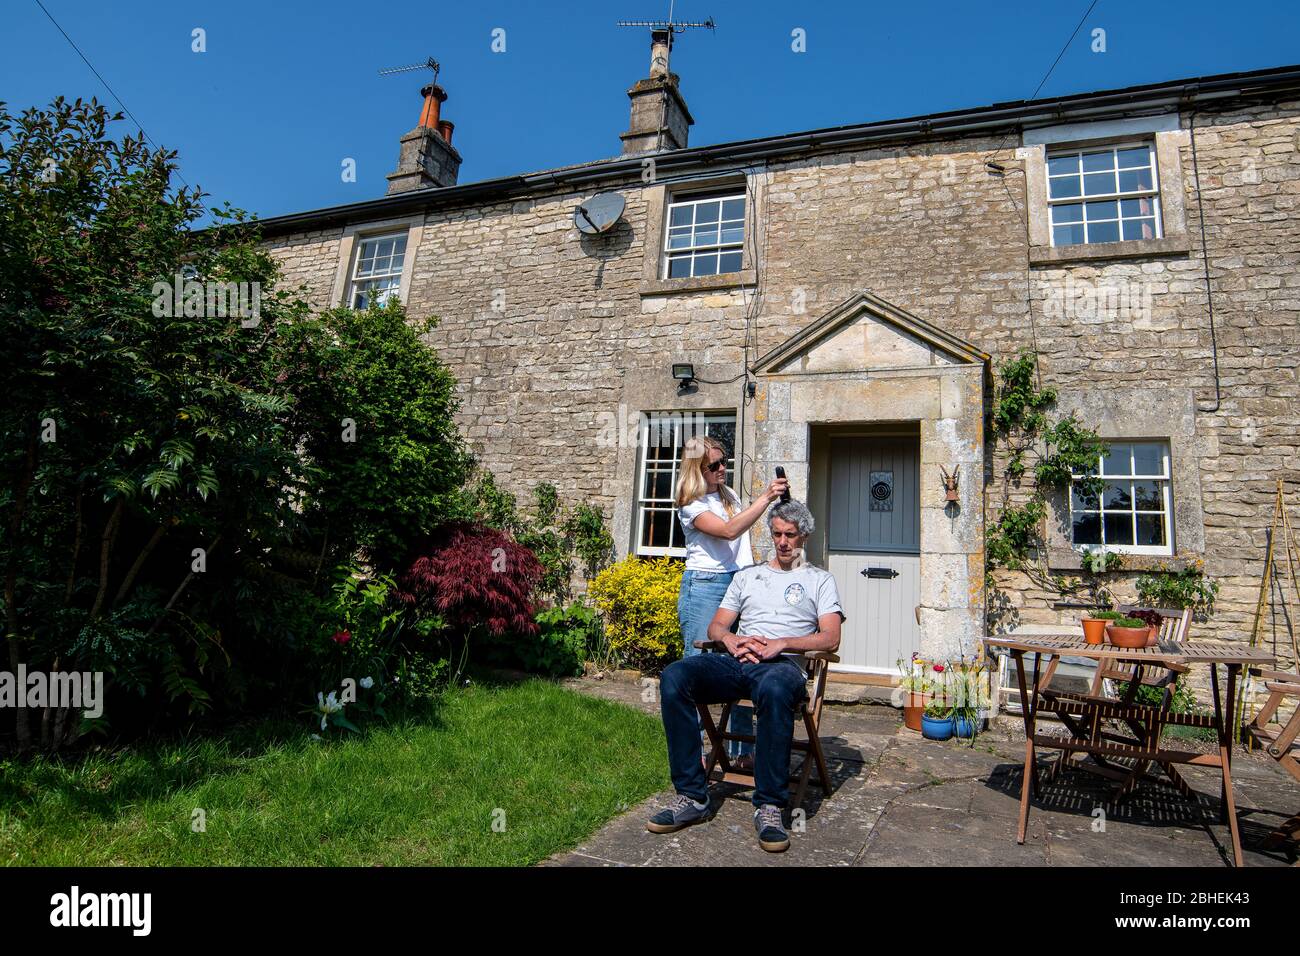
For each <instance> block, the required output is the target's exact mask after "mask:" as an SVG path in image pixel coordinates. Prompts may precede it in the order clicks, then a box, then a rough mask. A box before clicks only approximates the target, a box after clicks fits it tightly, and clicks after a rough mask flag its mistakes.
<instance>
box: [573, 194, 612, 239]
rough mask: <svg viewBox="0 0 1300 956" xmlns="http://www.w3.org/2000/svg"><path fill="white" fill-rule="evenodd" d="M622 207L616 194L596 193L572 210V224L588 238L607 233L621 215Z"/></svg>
mask: <svg viewBox="0 0 1300 956" xmlns="http://www.w3.org/2000/svg"><path fill="white" fill-rule="evenodd" d="M623 205H624V202H623V197H622V196H620V195H619V194H618V193H597V194H596V195H594V196H592V197H591V198H590V199H588V200H586V201H585V202H583V203H581V204H580V205H579V206H578V207H577V208H576V209H574V210H573V224H574V225H575V226H577V227H578V231H579V232H581V233H583V234H584V235H588V236H595V235H598V234H599V233H602V232H607V231H608V230H610V229H611V228H613V226H614V223H616V222H618V220H619V218H620V217H621V216H622V215H623Z"/></svg>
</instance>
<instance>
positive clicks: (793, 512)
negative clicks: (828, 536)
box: [767, 498, 813, 535]
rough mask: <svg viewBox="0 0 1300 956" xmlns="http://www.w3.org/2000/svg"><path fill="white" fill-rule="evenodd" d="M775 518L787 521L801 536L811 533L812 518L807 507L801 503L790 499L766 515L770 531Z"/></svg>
mask: <svg viewBox="0 0 1300 956" xmlns="http://www.w3.org/2000/svg"><path fill="white" fill-rule="evenodd" d="M777 518H780V519H781V520H782V521H788V522H790V523H791V524H792V525H794V526H795V527H796V528H798V529H799V533H800V534H803V535H807V534H812V533H813V516H812V512H811V511H809V510H808V506H807V505H806V504H804V503H803V502H802V501H795V500H794V499H793V498H791V499H790V500H789V501H783V502H781V503H780V504H778V505H777V506H776V507H775V508H773V509H772V510H771V511H769V512H768V513H767V526H768V528H769V529H770V528H771V527H772V522H773V521H775V520H776V519H777Z"/></svg>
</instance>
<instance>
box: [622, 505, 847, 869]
mask: <svg viewBox="0 0 1300 956" xmlns="http://www.w3.org/2000/svg"><path fill="white" fill-rule="evenodd" d="M767 525H768V529H769V530H770V531H771V533H772V542H773V544H774V545H775V548H776V554H775V556H774V557H773V558H772V559H771V560H770V561H768V562H766V563H765V564H756V565H754V566H752V567H749V568H745V569H743V570H741V571H738V572H736V576H735V577H734V578H732V581H731V585H730V587H728V588H727V593H726V595H725V596H724V597H723V599H722V604H721V605H720V606H719V607H718V612H717V613H716V614H715V615H714V616H713V620H712V622H711V623H710V624H709V632H708V633H709V640H711V641H719V642H721V643H722V644H724V645H725V646H726V648H727V653H726V654H721V653H717V654H700V655H697V656H695V657H687V658H683V659H682V660H680V661H677V662H675V663H673V664H670V665H669V666H668V667H667V668H666V669H665V670H664V673H663V678H662V679H661V680H660V682H659V697H660V708H661V710H662V713H663V720H664V732H665V733H666V734H667V737H668V765H669V767H670V769H671V770H672V778H673V787H674V789H676V791H677V798H676V799H675V800H673V802H672V803H671V804H669V805H668V806H667V807H665V808H664V809H662V810H660V811H659V812H658V813H656V814H655V815H654V816H653V817H651V818H650V820H649V821H648V822H647V823H646V829H647V830H649V831H650V832H651V833H672V832H674V831H676V830H680V829H682V827H685V826H689V825H690V824H692V823H698V822H699V821H701V820H707V819H709V818H710V817H711V816H712V808H711V806H710V804H709V792H708V780H707V779H706V777H705V775H704V768H703V767H702V766H701V765H700V734H699V723H698V711H697V710H696V705H697V704H717V703H722V702H723V701H728V700H737V699H739V698H742V697H744V698H748V699H749V700H752V701H753V702H754V712H755V714H756V715H757V717H758V734H757V737H758V740H757V743H756V745H755V748H754V807H755V810H754V829H755V830H756V831H757V833H758V842H759V845H760V846H761V847H762V848H763V849H764V850H768V851H770V852H773V853H778V852H780V851H782V850H785V849H786V848H787V847H789V846H790V837H789V834H788V833H787V832H786V829H785V825H784V821H783V819H782V810H783V809H784V807H785V804H786V801H787V800H788V799H789V777H790V742H791V740H792V739H793V737H794V714H795V708H796V707H797V706H798V705H799V704H800V702H801V701H803V699H804V697H805V695H806V690H805V684H806V681H807V675H806V674H805V672H804V668H803V663H802V659H801V658H800V657H799V652H801V651H835V650H836V649H837V648H838V647H839V646H840V622H841V621H842V620H843V619H844V612H843V610H842V609H841V607H840V597H839V593H838V592H837V591H836V589H835V579H834V578H833V577H831V576H830V574H829V573H827V572H826V571H823V570H822V569H821V568H818V567H814V566H813V565H811V564H807V563H805V562H804V561H803V545H804V542H805V541H806V540H807V539H808V535H810V534H811V533H812V530H813V517H812V514H811V513H810V512H809V511H808V508H807V507H806V506H805V505H804V504H803V503H802V502H799V501H787V502H785V503H784V504H780V505H777V506H776V507H775V508H773V509H772V510H771V511H770V512H769V513H768V516H767ZM737 618H739V619H740V623H739V625H738V627H737V629H736V630H737V633H735V634H733V633H732V632H731V627H732V625H733V624H735V623H736V619H737Z"/></svg>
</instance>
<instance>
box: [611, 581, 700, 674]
mask: <svg viewBox="0 0 1300 956" xmlns="http://www.w3.org/2000/svg"><path fill="white" fill-rule="evenodd" d="M681 586H682V566H681V564H680V563H679V562H677V561H674V560H673V559H671V558H660V559H657V560H653V561H648V560H644V559H641V558H636V557H628V558H624V559H623V560H622V561H620V562H618V563H617V564H614V565H611V566H610V567H608V568H606V569H605V570H604V571H601V572H600V573H599V574H597V575H596V577H595V579H594V580H592V582H591V586H590V591H591V597H592V599H593V600H594V601H595V603H596V607H597V608H598V609H599V610H600V615H601V619H602V620H603V621H604V624H605V636H606V637H607V639H608V640H609V644H610V647H611V648H612V649H613V650H614V651H615V652H616V653H618V654H619V655H621V656H622V657H623V658H624V659H625V660H627V661H628V663H630V664H632V665H633V666H636V667H641V668H644V669H657V668H660V667H662V666H663V665H665V664H667V663H669V662H670V661H673V660H675V659H676V658H678V657H680V656H681V653H682V632H681V628H680V627H679V625H678V623H677V597H678V594H679V593H680V591H681Z"/></svg>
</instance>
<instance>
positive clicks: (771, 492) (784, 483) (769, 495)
mask: <svg viewBox="0 0 1300 956" xmlns="http://www.w3.org/2000/svg"><path fill="white" fill-rule="evenodd" d="M789 490H790V481H789V479H786V478H774V479H772V483H771V484H770V485H768V486H767V491H765V492H763V497H764V498H766V499H767V500H768V502H769V503H771V502H773V501H780V500H781V496H782V495H783V494H785V493H786V492H787V491H789Z"/></svg>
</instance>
